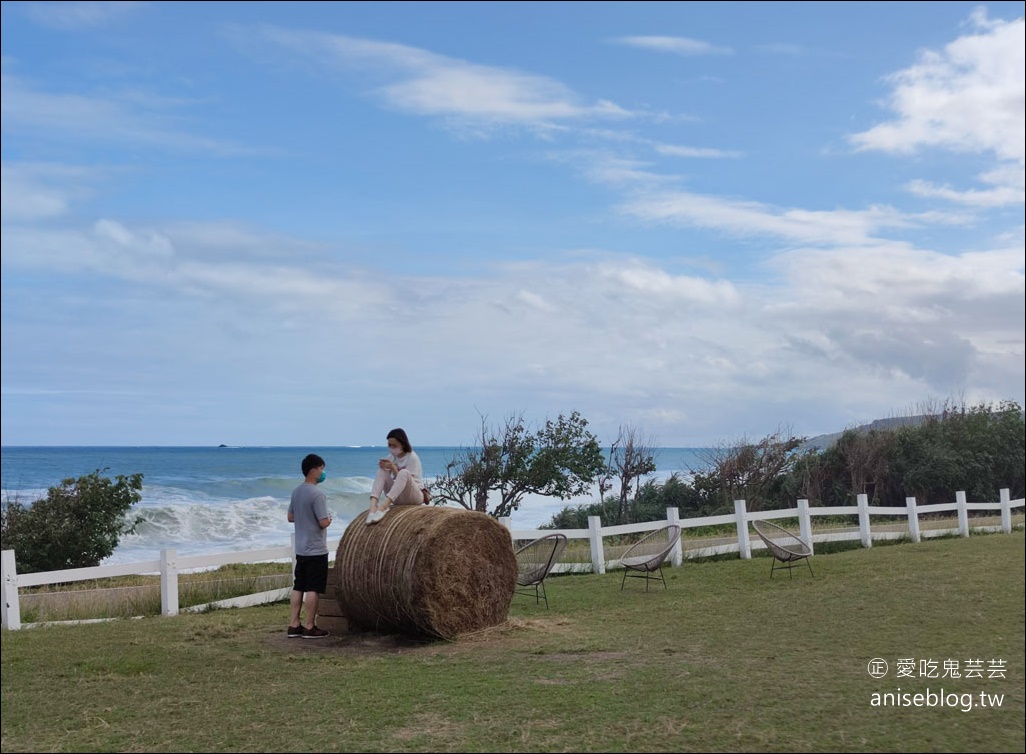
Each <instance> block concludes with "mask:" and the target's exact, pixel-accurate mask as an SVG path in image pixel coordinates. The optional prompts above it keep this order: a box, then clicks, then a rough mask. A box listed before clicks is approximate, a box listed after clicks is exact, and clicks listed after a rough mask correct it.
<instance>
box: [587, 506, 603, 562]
mask: <svg viewBox="0 0 1026 754" xmlns="http://www.w3.org/2000/svg"><path fill="white" fill-rule="evenodd" d="M588 541H589V542H590V543H591V570H592V573H605V572H606V553H605V550H604V549H603V548H602V517H601V516H588Z"/></svg>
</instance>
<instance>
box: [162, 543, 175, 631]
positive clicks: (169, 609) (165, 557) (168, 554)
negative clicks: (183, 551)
mask: <svg viewBox="0 0 1026 754" xmlns="http://www.w3.org/2000/svg"><path fill="white" fill-rule="evenodd" d="M176 557H177V553H176V552H175V550H173V549H164V550H161V551H160V614H161V615H178V563H177V562H175V558H176Z"/></svg>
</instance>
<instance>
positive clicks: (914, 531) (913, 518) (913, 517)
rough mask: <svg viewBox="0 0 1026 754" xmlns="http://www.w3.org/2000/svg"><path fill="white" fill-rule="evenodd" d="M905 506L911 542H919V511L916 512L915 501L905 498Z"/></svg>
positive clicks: (911, 498) (912, 498)
mask: <svg viewBox="0 0 1026 754" xmlns="http://www.w3.org/2000/svg"><path fill="white" fill-rule="evenodd" d="M905 505H907V506H908V533H909V534H910V535H911V536H912V541H913V542H918V541H919V511H918V510H916V499H915V498H914V497H906V498H905Z"/></svg>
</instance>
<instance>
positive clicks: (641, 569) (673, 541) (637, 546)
mask: <svg viewBox="0 0 1026 754" xmlns="http://www.w3.org/2000/svg"><path fill="white" fill-rule="evenodd" d="M679 539H680V527H679V526H677V525H676V524H669V525H668V526H663V527H662V528H659V529H656V530H655V531H653V532H650V533H648V534H646V535H645V536H644V537H642V538H641V539H639V540H638V541H637V542H635V543H634V544H633V545H631V546H630V547H628V548H627V550H626V551H625V552H624V553H623V555H621V556H620V565H622V566H623V579H622V580H621V581H620V591H623V586H624V584H626V583H627V577H628V576H630V577H631V578H637V579H645V591H646V592H647V591H648V582H649V581H650V580H652V581H655V580H659V581H661V582H663V589H665V588H666V579H664V578H663V563H664V562H665V560H666V558H668V557H669V555H670V553H671V552H673V548H674V547H675V546H676V545H677V541H678V540H679Z"/></svg>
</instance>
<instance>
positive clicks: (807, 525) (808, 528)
mask: <svg viewBox="0 0 1026 754" xmlns="http://www.w3.org/2000/svg"><path fill="white" fill-rule="evenodd" d="M798 533H799V534H800V535H801V538H802V539H804V540H805V541H806V542H807V543H808V545H809V554H811V555H814V554H815V552H814V550H815V546H814V545H813V544H812V519H811V518H810V517H809V501H808V500H806V499H805V498H800V499H799V500H798Z"/></svg>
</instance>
